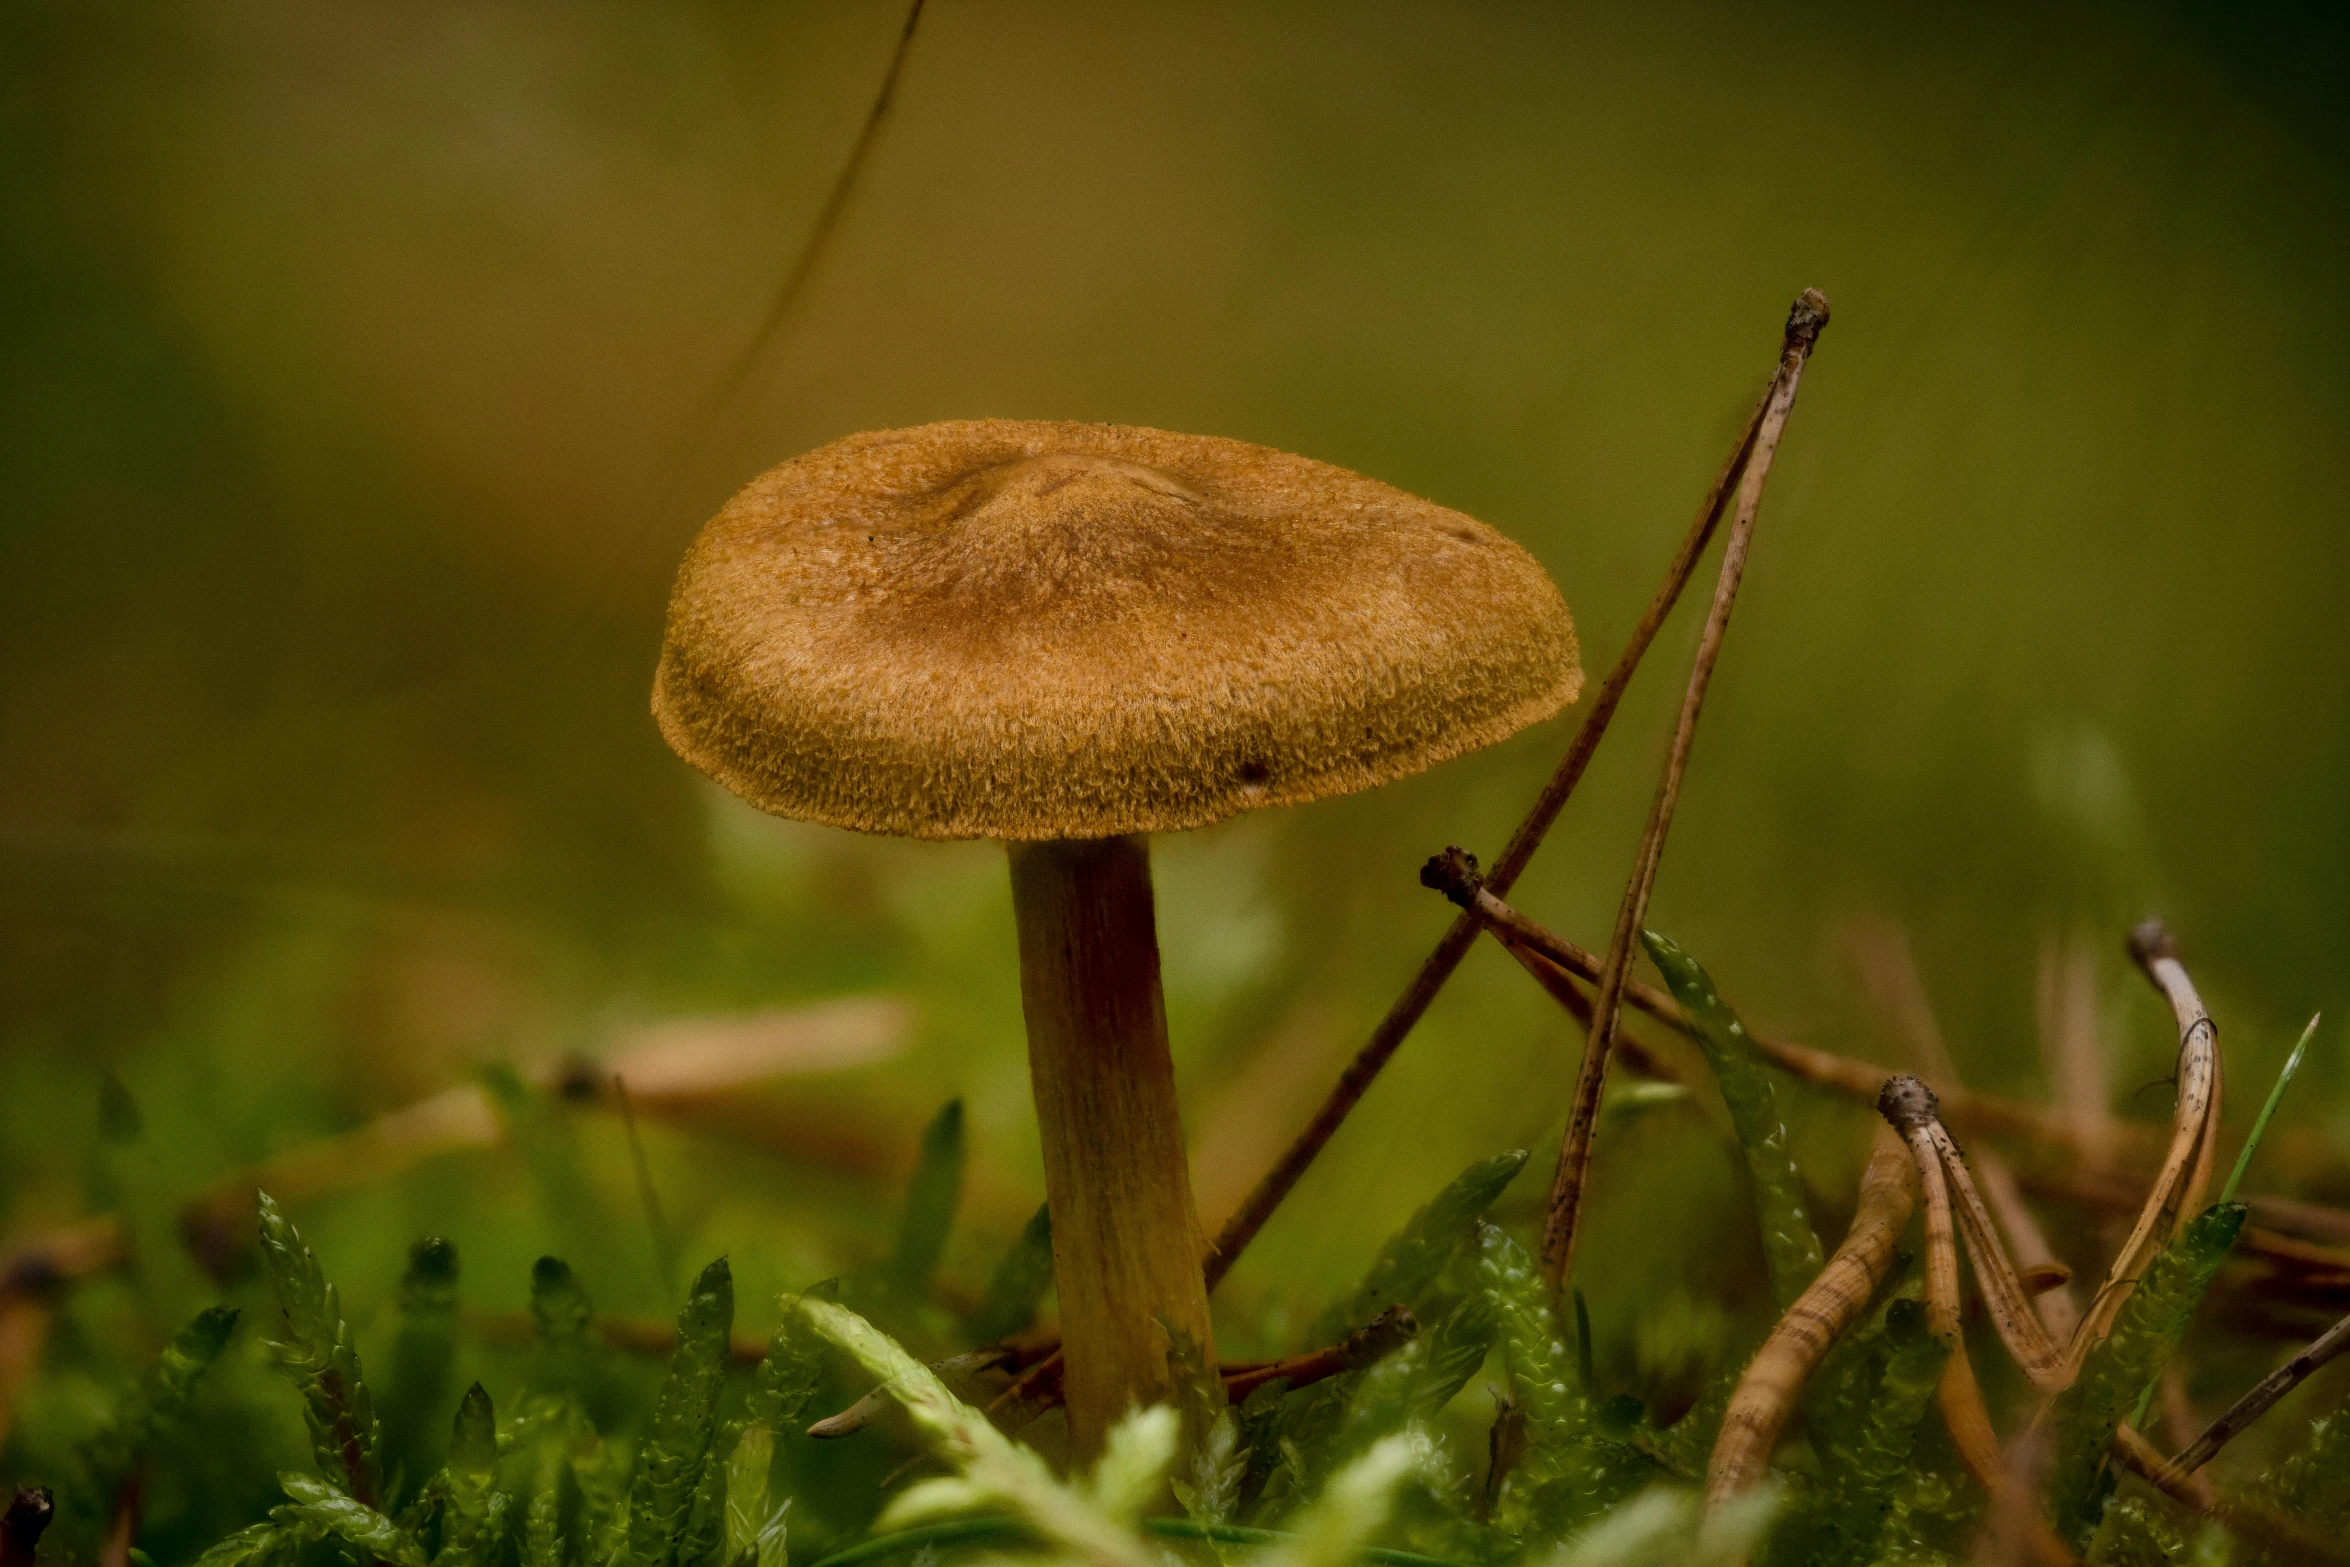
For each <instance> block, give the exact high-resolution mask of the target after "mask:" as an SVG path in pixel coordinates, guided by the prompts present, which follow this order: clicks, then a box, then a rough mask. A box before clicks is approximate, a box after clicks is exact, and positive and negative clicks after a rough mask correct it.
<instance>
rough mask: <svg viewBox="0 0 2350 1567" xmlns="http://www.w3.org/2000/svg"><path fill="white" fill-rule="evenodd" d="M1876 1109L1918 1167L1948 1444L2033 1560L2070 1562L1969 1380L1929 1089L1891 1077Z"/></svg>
mask: <svg viewBox="0 0 2350 1567" xmlns="http://www.w3.org/2000/svg"><path fill="white" fill-rule="evenodd" d="M1877 1108H1878V1111H1879V1112H1880V1113H1881V1114H1882V1115H1883V1116H1884V1117H1885V1119H1886V1121H1887V1122H1888V1123H1889V1124H1890V1125H1891V1126H1892V1127H1893V1129H1894V1130H1895V1131H1897V1132H1899V1133H1900V1134H1901V1139H1902V1141H1903V1143H1904V1144H1906V1145H1907V1147H1908V1149H1909V1154H1910V1158H1911V1161H1912V1162H1913V1163H1914V1164H1915V1165H1916V1167H1917V1176H1918V1190H1919V1193H1920V1196H1921V1198H1922V1199H1923V1201H1922V1206H1923V1209H1924V1213H1925V1228H1926V1327H1927V1329H1928V1331H1930V1332H1931V1333H1933V1335H1934V1336H1935V1337H1936V1338H1938V1339H1940V1340H1942V1342H1943V1343H1945V1344H1948V1345H1949V1346H1950V1359H1949V1360H1948V1361H1947V1362H1946V1363H1945V1364H1944V1366H1943V1368H1942V1380H1941V1382H1940V1383H1939V1384H1937V1385H1936V1387H1935V1389H1934V1394H1935V1402H1936V1403H1937V1404H1938V1405H1939V1406H1940V1407H1941V1410H1942V1423H1943V1425H1944V1426H1945V1427H1946V1428H1947V1429H1948V1430H1949V1432H1950V1441H1951V1445H1952V1446H1953V1447H1955V1448H1956V1449H1957V1450H1958V1456H1959V1461H1960V1462H1961V1463H1962V1464H1964V1465H1965V1466H1966V1471H1967V1473H1968V1474H1969V1475H1971V1476H1973V1477H1974V1481H1975V1483H1976V1484H1977V1485H1979V1486H1981V1487H1982V1488H1983V1490H1984V1492H1985V1494H1987V1495H1988V1496H1989V1497H1990V1498H1991V1504H1992V1508H1993V1511H1994V1513H1995V1514H1996V1515H1997V1516H1999V1517H2000V1518H2002V1519H2004V1520H2007V1525H2006V1526H2007V1527H2008V1528H2009V1529H2010V1530H2011V1531H2012V1532H2014V1533H2016V1534H2018V1535H2020V1536H2021V1538H2022V1543H2023V1545H2024V1546H2025V1547H2027V1548H2028V1549H2029V1550H2030V1552H2031V1555H2032V1557H2033V1559H2034V1560H2036V1561H2040V1562H2043V1563H2050V1562H2065V1561H2070V1560H2071V1559H2072V1553H2071V1552H2070V1551H2068V1550H2066V1549H2065V1547H2064V1544H2063V1542H2061V1541H2060V1540H2058V1539H2057V1538H2056V1535H2055V1533H2054V1531H2052V1530H2050V1529H2049V1527H2048V1525H2047V1522H2046V1521H2045V1520H2044V1519H2042V1518H2041V1517H2040V1513H2039V1509H2038V1507H2037V1506H2035V1505H2034V1504H2033V1502H2032V1501H2031V1499H2030V1497H2029V1496H2028V1495H2019V1494H2018V1493H2019V1491H2022V1490H2024V1489H2025V1488H2023V1487H2019V1486H2018V1485H2017V1484H2016V1479H2015V1476H2014V1474H2013V1473H2012V1472H2011V1470H2010V1469H2009V1466H2008V1460H2007V1458H2006V1456H2005V1455H2003V1454H2002V1453H2001V1451H2000V1447H1999V1433H1998V1431H1997V1430H1996V1429H1995V1428H1993V1426H1992V1424H1991V1412H1990V1410H1988V1409H1987V1408H1985V1407H1984V1404H1983V1390H1982V1388H1981V1387H1980V1386H1978V1385H1977V1384H1976V1382H1975V1368H1974V1366H1973V1364H1972V1363H1971V1362H1970V1361H1969V1360H1968V1359H1967V1352H1966V1336H1965V1333H1964V1332H1963V1330H1962V1328H1961V1326H1960V1321H1959V1299H1958V1233H1957V1225H1956V1222H1955V1218H1954V1215H1953V1211H1952V1207H1951V1201H1950V1187H1949V1183H1948V1181H1947V1180H1946V1179H1945V1176H1944V1163H1943V1157H1942V1151H1941V1149H1940V1148H1939V1147H1937V1146H1936V1143H1935V1140H1934V1135H1933V1133H1934V1130H1935V1127H1936V1125H1937V1123H1936V1121H1935V1114H1934V1096H1933V1093H1932V1092H1931V1091H1930V1090H1929V1089H1928V1088H1927V1087H1926V1085H1925V1084H1924V1083H1922V1082H1920V1081H1919V1080H1918V1079H1917V1078H1915V1077H1906V1076H1905V1077H1895V1078H1892V1079H1890V1080H1889V1081H1887V1082H1886V1083H1885V1085H1884V1088H1883V1090H1882V1092H1881V1093H1880V1094H1879V1096H1878V1100H1877ZM2035 1320H2037V1319H2035Z"/></svg>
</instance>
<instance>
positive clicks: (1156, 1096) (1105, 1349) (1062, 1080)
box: [1011, 837, 1216, 1460]
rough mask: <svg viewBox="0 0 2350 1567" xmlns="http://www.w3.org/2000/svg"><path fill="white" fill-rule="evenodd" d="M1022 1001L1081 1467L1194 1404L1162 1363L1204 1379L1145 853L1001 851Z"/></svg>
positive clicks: (1194, 1243)
mask: <svg viewBox="0 0 2350 1567" xmlns="http://www.w3.org/2000/svg"><path fill="white" fill-rule="evenodd" d="M1011 860H1012V908H1013V912H1014V914H1015V916H1016V917H1017V919H1018V921H1019V925H1020V1000H1021V1007H1022V1010H1023V1011H1024V1012H1025V1013H1026V1015H1027V1019H1028V1070H1029V1078H1030V1082H1031V1084H1032V1086H1033V1089H1034V1092H1035V1095H1036V1118H1037V1124H1038V1126H1039V1128H1040V1129H1041V1131H1042V1132H1043V1136H1044V1185H1045V1196H1046V1198H1047V1200H1048V1201H1049V1202H1050V1203H1051V1205H1052V1214H1053V1280H1054V1285H1055V1288H1056V1289H1057V1290H1058V1292H1059V1295H1060V1302H1061V1335H1062V1347H1063V1352H1064V1354H1065V1355H1066V1357H1067V1372H1066V1388H1067V1399H1068V1406H1069V1436H1070V1442H1071V1445H1072V1447H1073V1449H1074V1451H1075V1453H1076V1455H1077V1456H1078V1457H1079V1458H1080V1459H1081V1460H1090V1459H1091V1458H1093V1457H1094V1456H1095V1455H1096V1454H1098V1453H1099V1452H1100V1451H1101V1448H1102V1442H1103V1439H1104V1438H1105V1437H1106V1436H1107V1435H1108V1433H1109V1429H1110V1427H1111V1426H1112V1425H1114V1424H1116V1423H1117V1421H1118V1419H1119V1418H1120V1417H1121V1416H1123V1415H1124V1414H1125V1413H1126V1411H1127V1410H1128V1408H1130V1407H1141V1406H1147V1405H1150V1404H1159V1403H1169V1402H1173V1403H1176V1404H1178V1405H1183V1404H1188V1403H1190V1402H1191V1400H1190V1399H1189V1398H1188V1397H1186V1396H1185V1395H1186V1390H1185V1389H1184V1388H1181V1387H1178V1386H1177V1385H1176V1384H1177V1376H1178V1373H1177V1372H1176V1370H1174V1369H1173V1368H1172V1367H1171V1366H1170V1364H1169V1352H1170V1350H1171V1349H1174V1348H1176V1347H1177V1346H1176V1345H1175V1343H1174V1337H1176V1336H1180V1337H1181V1338H1185V1339H1188V1340H1189V1341H1190V1345H1189V1348H1188V1350H1187V1351H1186V1353H1185V1355H1184V1356H1183V1360H1184V1361H1185V1363H1188V1364H1195V1365H1200V1366H1213V1365H1214V1364H1215V1362H1216V1351H1215V1343H1214V1339H1213V1337H1212V1335H1211V1334H1210V1332H1209V1327H1208V1294H1207V1286H1206V1284H1205V1282H1204V1281H1203V1279H1202V1277H1201V1273H1200V1258H1201V1256H1202V1254H1203V1253H1204V1252H1205V1251H1206V1244H1205V1241H1204V1239H1203V1237H1202V1236H1201V1234H1200V1227H1199V1216H1198V1213H1197V1212H1196V1211H1195V1210H1194V1208H1193V1206H1192V1198H1191V1172H1190V1170H1189V1168H1188V1166H1187V1165H1186V1163H1185V1159H1184V1152H1183V1123H1182V1119H1181V1116H1180V1113H1179V1111H1178V1107H1177V1105H1176V1101H1175V1065H1174V1062H1173V1060H1172V1059H1171V1058H1170V1057H1169V1056H1168V1054H1167V1010H1166V1004H1165V1002H1164V1001H1163V1000H1162V999H1161V996H1160V994H1159V943H1158V930H1157V924H1156V920H1155V918H1154V915H1153V912H1152V906H1151V875H1150V849H1149V847H1148V845H1147V844H1146V843H1145V842H1144V840H1143V839H1142V838H1140V837H1122V838H1101V839H1086V840H1078V839H1059V840H1054V841H1050V842H1044V843H1015V844H1013V845H1012V846H1011Z"/></svg>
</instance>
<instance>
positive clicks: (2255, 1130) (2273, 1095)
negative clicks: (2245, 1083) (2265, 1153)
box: [2219, 1012, 2325, 1202]
mask: <svg viewBox="0 0 2350 1567" xmlns="http://www.w3.org/2000/svg"><path fill="white" fill-rule="evenodd" d="M2323 1016H2325V1014H2324V1013H2322V1012H2321V1013H2318V1014H2317V1015H2316V1016H2313V1017H2312V1018H2310V1020H2309V1026H2308V1027H2307V1028H2305V1029H2303V1030H2302V1031H2301V1039H2300V1042H2299V1043H2298V1044H2296V1045H2294V1046H2293V1053H2292V1054H2291V1055H2289V1056H2287V1057H2285V1066H2284V1070H2283V1071H2281V1072H2279V1073H2277V1080H2276V1086H2275V1087H2273V1088H2271V1089H2270V1090H2269V1091H2268V1100H2267V1102H2266V1103H2264V1104H2263V1105H2262V1106H2261V1107H2260V1118H2259V1119H2258V1120H2256V1121H2254V1122H2253V1123H2252V1135H2251V1136H2250V1137H2247V1138H2245V1139H2244V1151H2243V1152H2242V1153H2239V1154H2238V1155H2236V1167H2235V1168H2234V1169H2233V1170H2230V1171H2229V1172H2228V1184H2227V1185H2225V1186H2223V1187H2221V1188H2220V1191H2219V1200H2220V1201H2221V1202H2234V1201H2235V1200H2236V1189H2237V1188H2238V1187H2240V1186H2242V1185H2243V1184H2244V1172H2245V1171H2246V1170H2249V1169H2251V1168H2252V1155H2253V1153H2254V1151H2255V1150H2257V1149H2258V1148H2259V1147H2260V1140H2261V1139H2262V1138H2263V1137H2266V1136H2267V1135H2268V1123H2269V1121H2270V1120H2271V1119H2272V1118H2273V1117H2274V1116H2275V1115H2276V1113H2277V1106H2278V1105H2279V1104H2281V1103H2283V1102H2284V1098H2285V1085H2286V1084H2287V1083H2290V1082H2291V1081H2293V1074H2294V1073H2296V1072H2298V1071H2300V1070H2301V1053H2302V1052H2303V1051H2305V1050H2307V1049H2308V1048H2309V1040H2310V1036H2311V1035H2313V1034H2315V1033H2316V1032H2317V1024H2318V1019H2319V1018H2322V1017H2323Z"/></svg>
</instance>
